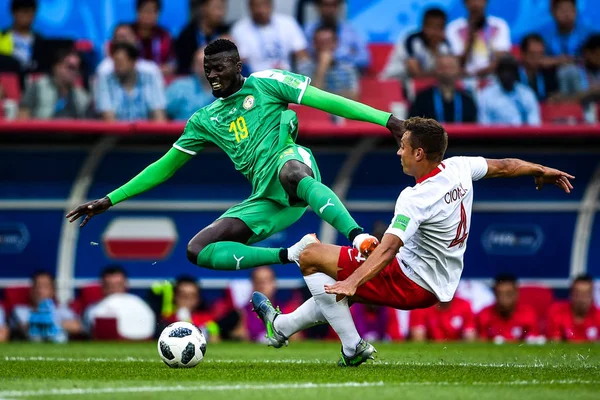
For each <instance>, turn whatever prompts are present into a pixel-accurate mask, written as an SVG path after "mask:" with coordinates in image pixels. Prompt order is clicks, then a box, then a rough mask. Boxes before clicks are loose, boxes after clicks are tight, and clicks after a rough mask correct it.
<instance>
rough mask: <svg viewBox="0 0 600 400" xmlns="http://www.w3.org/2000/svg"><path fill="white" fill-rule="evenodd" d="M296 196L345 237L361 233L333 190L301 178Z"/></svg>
mask: <svg viewBox="0 0 600 400" xmlns="http://www.w3.org/2000/svg"><path fill="white" fill-rule="evenodd" d="M297 194H298V197H300V198H301V199H302V200H304V201H305V202H307V203H308V205H309V206H310V207H311V208H312V209H313V211H314V212H315V213H316V214H317V215H318V216H319V217H320V218H321V219H322V220H324V221H326V222H328V223H329V224H330V225H331V226H333V227H334V228H335V229H337V230H338V231H339V232H340V233H342V234H343V235H344V236H345V237H348V236H349V235H350V232H352V231H355V230H357V229H358V230H360V231H361V232H362V230H363V229H362V228H361V227H360V225H358V224H357V223H356V221H355V220H354V218H352V216H351V215H350V213H349V212H348V210H346V207H345V206H344V204H343V203H342V201H341V200H340V199H339V198H338V197H337V195H336V194H335V193H334V192H333V190H331V189H329V188H328V187H327V186H325V185H323V184H322V183H321V182H319V181H317V180H316V179H315V178H313V177H310V176H307V177H305V178H303V179H302V180H301V181H300V183H299V184H298V190H297Z"/></svg>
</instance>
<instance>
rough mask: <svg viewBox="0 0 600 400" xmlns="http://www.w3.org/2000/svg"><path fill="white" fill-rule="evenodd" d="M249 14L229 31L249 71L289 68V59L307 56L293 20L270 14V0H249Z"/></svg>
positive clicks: (303, 39)
mask: <svg viewBox="0 0 600 400" xmlns="http://www.w3.org/2000/svg"><path fill="white" fill-rule="evenodd" d="M248 3H249V9H250V17H246V18H243V19H241V20H239V21H238V22H237V23H236V24H235V25H234V26H233V28H232V30H231V36H232V37H233V40H234V41H235V43H236V45H237V47H238V49H239V52H240V57H241V58H242V60H243V61H244V63H246V64H248V65H249V67H250V71H251V72H256V71H262V70H265V69H272V68H275V69H284V70H290V69H291V66H292V61H294V62H300V61H301V60H303V59H306V58H307V57H308V53H307V50H306V47H307V43H306V38H305V37H304V33H303V32H302V29H301V28H300V26H299V25H298V23H297V22H296V20H295V19H293V18H292V17H290V16H287V15H281V14H277V13H273V0H249V1H248Z"/></svg>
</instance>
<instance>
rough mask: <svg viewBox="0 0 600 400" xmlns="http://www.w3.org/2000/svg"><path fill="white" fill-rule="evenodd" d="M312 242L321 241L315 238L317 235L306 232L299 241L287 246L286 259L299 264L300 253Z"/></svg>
mask: <svg viewBox="0 0 600 400" xmlns="http://www.w3.org/2000/svg"><path fill="white" fill-rule="evenodd" d="M312 243H321V241H320V240H319V239H318V238H317V235H315V234H314V233H308V234H306V235H304V236H303V237H302V239H300V241H299V242H297V243H296V244H294V245H292V246H291V247H288V249H287V251H288V260H290V261H293V262H295V263H296V264H298V265H300V253H302V251H304V249H305V248H306V246H308V245H309V244H312Z"/></svg>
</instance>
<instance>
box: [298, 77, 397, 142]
mask: <svg viewBox="0 0 600 400" xmlns="http://www.w3.org/2000/svg"><path fill="white" fill-rule="evenodd" d="M300 103H301V104H302V105H305V106H308V107H312V108H316V109H319V110H321V111H325V112H328V113H330V114H334V115H337V116H340V117H343V118H347V119H352V120H355V121H365V122H371V123H373V124H377V125H381V126H385V127H386V128H388V129H389V130H390V131H391V132H392V134H394V136H400V137H402V134H403V133H404V121H402V120H400V119H398V118H396V117H394V116H393V115H392V114H391V113H389V112H386V111H381V110H378V109H376V108H373V107H371V106H368V105H366V104H363V103H359V102H358V101H354V100H350V99H347V98H345V97H342V96H338V95H337V94H333V93H329V92H326V91H324V90H321V89H319V88H316V87H314V86H308V87H307V88H306V92H305V93H304V96H302V100H301V102H300Z"/></svg>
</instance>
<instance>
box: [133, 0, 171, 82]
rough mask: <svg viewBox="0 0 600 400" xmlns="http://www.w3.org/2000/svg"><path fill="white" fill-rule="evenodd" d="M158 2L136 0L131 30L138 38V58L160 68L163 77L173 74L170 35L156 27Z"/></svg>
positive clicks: (158, 9) (159, 2) (159, 3)
mask: <svg viewBox="0 0 600 400" xmlns="http://www.w3.org/2000/svg"><path fill="white" fill-rule="evenodd" d="M160 8H161V1H160V0H137V4H136V10H137V20H136V22H135V23H134V24H133V29H134V30H135V33H136V35H137V37H138V41H139V47H140V57H141V58H144V59H146V60H152V61H154V62H155V63H157V64H158V65H159V66H160V69H161V70H162V72H163V74H164V75H171V74H173V73H174V72H175V63H174V59H173V49H172V42H171V34H170V33H169V32H168V31H167V30H166V29H164V28H162V27H160V26H158V13H159V12H160Z"/></svg>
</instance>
